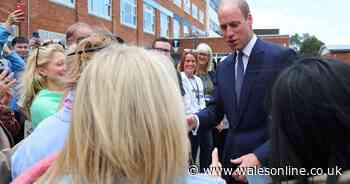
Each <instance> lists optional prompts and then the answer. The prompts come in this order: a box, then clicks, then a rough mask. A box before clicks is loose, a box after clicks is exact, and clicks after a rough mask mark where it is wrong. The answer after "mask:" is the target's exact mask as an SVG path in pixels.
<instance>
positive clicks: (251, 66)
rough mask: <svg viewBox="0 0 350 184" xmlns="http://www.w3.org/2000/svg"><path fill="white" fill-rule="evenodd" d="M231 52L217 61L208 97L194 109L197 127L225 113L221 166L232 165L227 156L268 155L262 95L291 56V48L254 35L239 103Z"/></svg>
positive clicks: (216, 120)
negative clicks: (227, 125)
mask: <svg viewBox="0 0 350 184" xmlns="http://www.w3.org/2000/svg"><path fill="white" fill-rule="evenodd" d="M234 57H235V56H234V54H231V55H230V56H228V57H227V58H226V59H225V60H224V61H223V62H222V63H220V64H219V66H218V68H217V71H216V83H217V84H216V87H215V90H214V95H213V99H212V101H211V102H210V103H209V105H208V106H207V108H206V109H204V110H202V111H200V112H199V113H197V115H198V118H199V121H200V127H199V129H203V128H204V129H207V128H212V127H214V126H216V125H217V124H218V123H219V122H220V120H221V119H222V118H223V115H224V114H226V115H227V119H228V121H229V123H230V128H229V130H228V134H227V137H226V141H225V149H224V159H223V162H224V163H223V167H234V166H232V164H230V159H234V158H238V157H240V156H242V155H244V154H247V153H255V155H256V156H257V157H258V159H259V161H260V162H265V161H266V160H267V158H268V155H269V151H270V148H269V147H270V146H269V143H268V139H269V136H268V114H269V113H268V112H267V108H266V107H265V104H264V103H265V97H267V95H268V94H269V92H270V90H271V87H272V84H273V82H274V80H275V78H276V77H277V75H278V74H279V72H280V71H281V70H283V69H284V68H286V67H287V66H288V65H289V64H291V63H292V60H294V59H295V52H294V51H293V50H291V49H287V48H283V47H280V46H278V45H275V44H272V43H267V42H264V41H262V40H260V39H257V41H256V43H255V45H254V47H253V49H252V52H251V54H250V57H249V61H248V65H247V69H246V71H245V77H244V82H243V86H242V91H241V96H240V100H239V101H240V103H239V104H238V105H236V94H235V67H234V66H235V62H234V61H235V60H234Z"/></svg>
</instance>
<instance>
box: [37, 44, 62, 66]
mask: <svg viewBox="0 0 350 184" xmlns="http://www.w3.org/2000/svg"><path fill="white" fill-rule="evenodd" d="M50 45H59V46H61V47H62V48H63V49H65V46H64V44H63V43H62V42H60V41H53V40H50V41H47V42H44V43H42V44H41V45H40V46H39V47H37V48H36V55H35V67H38V66H39V64H38V58H39V52H40V51H39V50H40V49H44V48H46V47H48V46H50Z"/></svg>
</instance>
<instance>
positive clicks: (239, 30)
mask: <svg viewBox="0 0 350 184" xmlns="http://www.w3.org/2000/svg"><path fill="white" fill-rule="evenodd" d="M236 4H237V3H227V5H226V4H225V5H224V6H221V8H220V10H219V12H218V16H219V22H220V27H221V30H222V32H223V35H224V39H225V41H226V43H227V44H228V46H229V47H230V48H231V49H232V50H237V49H238V50H242V49H243V48H244V47H245V46H246V44H247V43H248V42H249V40H250V38H251V36H252V35H253V29H252V22H253V21H252V16H251V15H250V14H249V15H248V17H247V19H245V18H244V15H243V14H242V12H241V10H240V9H239V7H238V5H236Z"/></svg>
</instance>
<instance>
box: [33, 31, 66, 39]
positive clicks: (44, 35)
mask: <svg viewBox="0 0 350 184" xmlns="http://www.w3.org/2000/svg"><path fill="white" fill-rule="evenodd" d="M38 33H39V36H40V39H42V40H48V39H52V40H65V39H66V35H65V34H63V33H57V32H52V31H47V30H44V29H39V30H38Z"/></svg>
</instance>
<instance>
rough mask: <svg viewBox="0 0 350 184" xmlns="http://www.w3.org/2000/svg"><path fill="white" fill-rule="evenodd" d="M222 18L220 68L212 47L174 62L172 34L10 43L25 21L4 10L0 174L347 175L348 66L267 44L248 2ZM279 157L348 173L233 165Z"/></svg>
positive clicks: (209, 178)
mask: <svg viewBox="0 0 350 184" xmlns="http://www.w3.org/2000/svg"><path fill="white" fill-rule="evenodd" d="M218 18H219V22H220V27H221V30H222V32H223V39H224V40H225V41H226V42H227V44H228V46H229V47H230V48H231V50H232V54H230V55H228V56H227V57H226V58H225V59H224V60H223V61H222V62H220V63H218V64H217V67H216V68H214V67H213V64H214V63H213V61H212V54H213V50H212V48H211V47H210V46H209V45H208V44H206V43H200V44H198V45H196V47H195V48H194V49H184V50H183V51H182V52H181V53H182V56H181V58H180V60H179V61H174V59H173V58H172V52H173V48H172V44H171V41H170V40H168V39H167V38H162V37H161V38H157V39H155V40H154V41H153V43H152V46H151V48H150V49H146V48H143V47H139V46H133V45H132V44H129V43H125V42H124V40H123V39H122V38H120V37H118V36H116V35H114V34H112V33H110V32H108V31H106V30H104V29H102V28H99V27H94V26H91V25H89V24H86V23H82V22H78V23H75V24H73V25H71V26H70V27H68V28H67V30H66V39H65V41H64V42H63V41H57V40H40V38H38V36H35V39H29V40H28V39H27V38H24V37H15V38H14V39H12V40H11V41H8V37H9V36H10V35H11V26H12V25H14V24H16V23H19V22H21V21H22V20H23V12H21V10H15V11H14V12H12V13H10V14H9V15H8V18H7V20H6V21H5V23H4V24H2V25H0V49H1V56H0V61H1V62H0V90H1V91H0V115H1V116H0V149H1V150H0V173H1V174H0V183H10V182H11V183H14V184H27V183H28V184H29V183H60V184H66V183H128V184H156V183H157V184H170V183H195V184H197V183H198V184H207V183H208V184H209V183H218V184H224V183H228V184H231V183H249V184H265V183H285V182H291V183H312V182H315V183H317V182H318V183H327V184H335V183H349V182H350V179H349V178H350V177H349V174H348V172H347V170H348V169H350V159H348V158H349V155H350V145H349V142H348V141H347V140H348V138H350V137H349V135H350V106H349V104H350V75H349V73H350V66H349V65H348V64H346V63H343V62H341V61H335V60H329V59H325V58H301V57H298V56H297V54H296V53H295V51H294V50H292V49H289V48H285V47H282V46H278V45H276V44H272V43H269V42H266V41H263V40H261V39H260V38H258V37H257V36H256V35H255V34H254V32H253V29H252V24H253V17H252V14H251V12H250V9H249V5H248V3H247V2H246V1H245V0H222V1H221V3H220V6H219V8H218ZM216 148H217V149H216ZM193 166H195V167H198V174H196V175H190V174H189V172H188V168H191V167H193ZM286 167H294V168H298V169H306V171H310V170H312V169H313V168H321V169H322V170H324V171H327V170H329V168H341V173H342V174H343V175H342V176H339V175H337V174H335V173H333V174H330V173H328V175H327V174H326V175H325V176H324V177H322V176H314V175H301V174H295V175H293V174H292V175H286V174H278V175H263V174H247V173H242V172H239V169H244V168H286ZM208 169H211V170H210V171H211V172H207V171H209V170H208ZM213 169H214V170H213ZM230 169H231V170H230ZM229 170H230V171H232V172H227V171H229ZM221 171H222V172H221ZM192 174H193V173H192Z"/></svg>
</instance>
